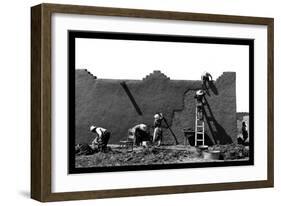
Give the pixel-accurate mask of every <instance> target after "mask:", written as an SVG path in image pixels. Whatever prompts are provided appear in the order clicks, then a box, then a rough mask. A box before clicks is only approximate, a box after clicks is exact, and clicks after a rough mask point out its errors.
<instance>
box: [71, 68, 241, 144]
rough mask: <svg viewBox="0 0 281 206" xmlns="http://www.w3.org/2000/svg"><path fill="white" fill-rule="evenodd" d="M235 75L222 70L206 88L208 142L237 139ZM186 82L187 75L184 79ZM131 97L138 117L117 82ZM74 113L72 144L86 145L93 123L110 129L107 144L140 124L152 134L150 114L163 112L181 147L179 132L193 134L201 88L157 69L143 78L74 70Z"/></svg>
mask: <svg viewBox="0 0 281 206" xmlns="http://www.w3.org/2000/svg"><path fill="white" fill-rule="evenodd" d="M235 78H236V77H235V73H234V72H225V73H223V74H222V76H220V77H219V78H218V79H217V80H216V81H215V82H214V84H213V85H212V87H211V88H212V89H209V93H208V95H206V100H207V103H208V104H206V105H205V112H206V115H207V117H208V118H207V119H206V121H205V122H206V123H205V125H206V134H207V136H208V137H210V138H209V139H210V143H215V142H217V140H219V142H220V143H222V144H225V143H231V142H233V141H236V133H237V122H236V89H235V81H236V80H235ZM186 79H188V77H186ZM123 81H125V83H126V86H127V87H128V89H129V90H130V93H131V94H132V96H133V97H134V99H135V101H136V103H137V105H138V107H139V108H140V110H141V115H139V114H138V112H137V111H136V109H135V108H134V107H133V104H132V102H131V101H130V99H129V97H128V96H127V94H126V92H125V91H124V88H123V87H122V86H121V84H120V83H121V82H123ZM75 83H76V91H75V105H76V108H75V114H76V120H75V121H76V134H75V136H76V137H75V138H76V143H82V142H85V143H90V142H91V141H92V134H91V133H90V132H89V126H90V125H92V124H95V125H98V126H101V127H104V128H107V129H108V130H110V131H111V139H110V143H118V142H119V141H120V140H121V139H125V138H126V136H127V133H128V129H129V128H131V127H132V126H134V125H136V124H139V123H144V124H147V125H148V126H150V127H151V132H152V130H153V128H152V125H153V115H154V114H155V113H157V112H162V113H163V114H164V115H165V117H166V119H167V121H168V123H169V125H171V127H172V129H173V131H174V133H175V134H176V136H177V138H178V140H179V141H180V143H183V137H184V133H183V129H187V128H192V129H193V130H194V121H195V120H194V118H195V99H194V93H195V91H196V90H198V89H200V88H201V81H199V80H198V81H189V80H170V79H169V78H168V77H166V76H165V75H164V74H162V73H161V72H160V71H154V73H152V74H150V75H148V76H147V77H145V78H144V79H143V80H108V79H97V78H96V77H94V76H93V75H92V74H90V73H89V72H88V71H87V70H76V82H75ZM164 131H165V132H164V142H166V143H172V142H173V138H172V137H171V134H170V133H169V132H168V130H166V129H164Z"/></svg>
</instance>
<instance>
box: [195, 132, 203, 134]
mask: <svg viewBox="0 0 281 206" xmlns="http://www.w3.org/2000/svg"><path fill="white" fill-rule="evenodd" d="M196 133H197V134H204V132H196Z"/></svg>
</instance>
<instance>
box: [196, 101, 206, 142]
mask: <svg viewBox="0 0 281 206" xmlns="http://www.w3.org/2000/svg"><path fill="white" fill-rule="evenodd" d="M202 115H203V114H202ZM202 118H203V117H202ZM198 142H202V145H205V127H204V120H200V119H199V118H198V106H197V105H196V113H195V146H198Z"/></svg>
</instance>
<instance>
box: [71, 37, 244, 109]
mask: <svg viewBox="0 0 281 206" xmlns="http://www.w3.org/2000/svg"><path fill="white" fill-rule="evenodd" d="M75 60H76V65H75V66H76V69H87V70H88V71H90V72H91V73H92V74H93V75H95V76H97V78H104V79H142V78H144V77H145V76H146V75H148V74H149V73H152V72H153V71H154V70H160V71H161V72H162V73H164V74H165V75H166V76H168V77H170V79H175V80H199V79H200V78H201V74H202V73H203V72H204V71H208V72H209V73H211V74H212V76H213V78H214V80H215V79H217V78H218V77H219V76H220V75H222V73H223V72H227V71H231V72H236V101H237V112H248V111H249V47H248V46H246V45H223V44H203V43H175V42H151V41H150V42H148V41H127V40H126V41H125V40H106V39H85V38H76V52H75Z"/></svg>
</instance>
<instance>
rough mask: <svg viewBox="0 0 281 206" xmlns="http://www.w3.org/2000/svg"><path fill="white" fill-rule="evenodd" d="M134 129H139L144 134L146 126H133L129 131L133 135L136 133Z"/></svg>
mask: <svg viewBox="0 0 281 206" xmlns="http://www.w3.org/2000/svg"><path fill="white" fill-rule="evenodd" d="M136 129H140V130H142V131H144V132H146V130H147V126H146V125H145V124H138V125H136V126H134V127H133V128H132V130H131V131H132V132H133V133H135V132H136Z"/></svg>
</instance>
